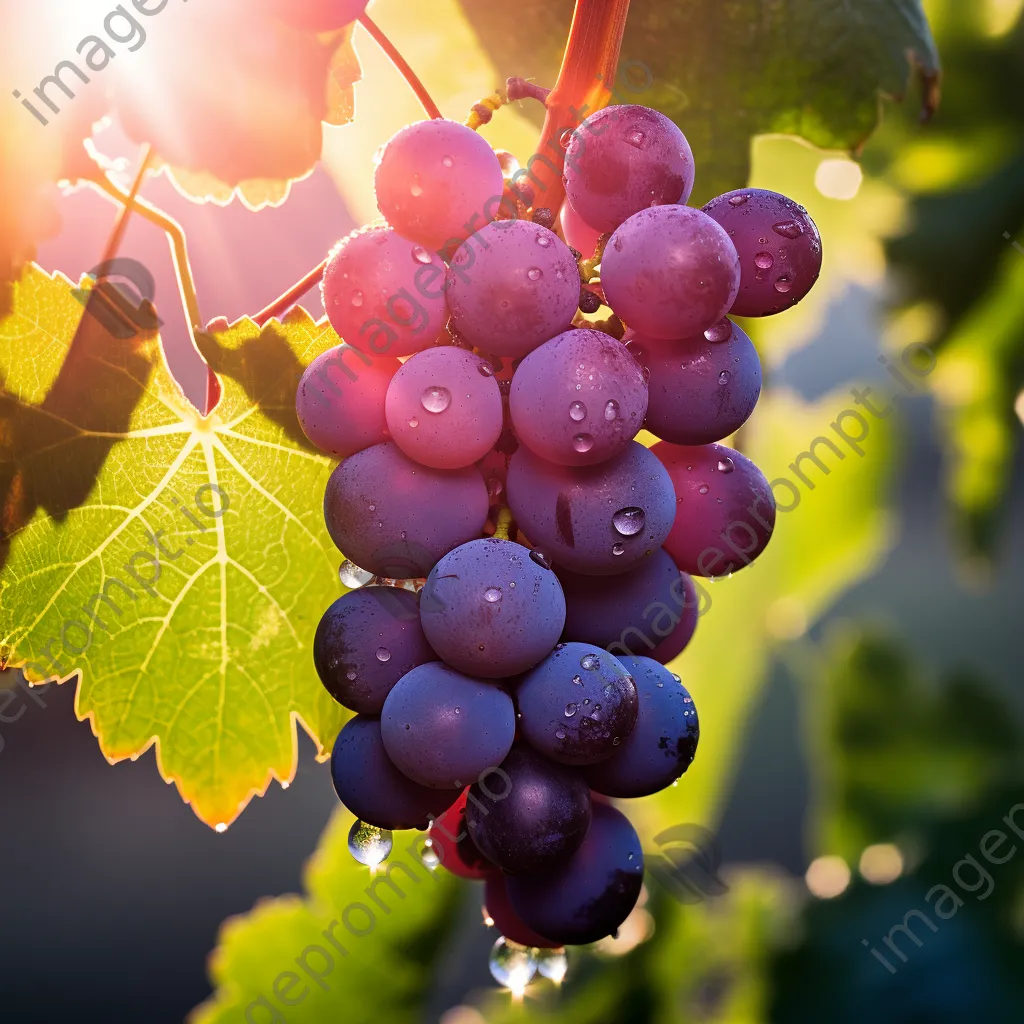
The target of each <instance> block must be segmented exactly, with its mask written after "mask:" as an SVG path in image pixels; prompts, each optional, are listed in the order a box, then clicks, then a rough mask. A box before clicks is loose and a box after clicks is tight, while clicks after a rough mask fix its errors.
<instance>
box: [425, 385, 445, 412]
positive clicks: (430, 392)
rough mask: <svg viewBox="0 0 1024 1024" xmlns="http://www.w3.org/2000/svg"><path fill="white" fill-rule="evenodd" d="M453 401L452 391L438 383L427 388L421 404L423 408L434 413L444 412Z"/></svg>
mask: <svg viewBox="0 0 1024 1024" xmlns="http://www.w3.org/2000/svg"><path fill="white" fill-rule="evenodd" d="M451 401H452V393H451V392H450V391H449V390H448V389H447V388H443V387H441V386H440V385H438V384H435V385H434V386H433V387H430V388H427V390H426V391H424V392H423V395H422V397H421V398H420V404H421V405H422V406H423V408H424V409H426V410H427V412H433V413H438V412H444V411H445V409H447V408H448V406H449V405H450V404H451Z"/></svg>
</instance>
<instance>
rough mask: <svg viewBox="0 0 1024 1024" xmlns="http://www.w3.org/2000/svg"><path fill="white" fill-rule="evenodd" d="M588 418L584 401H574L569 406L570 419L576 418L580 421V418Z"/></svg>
mask: <svg viewBox="0 0 1024 1024" xmlns="http://www.w3.org/2000/svg"><path fill="white" fill-rule="evenodd" d="M586 418H587V407H586V406H585V405H584V404H583V403H582V402H573V403H572V405H570V406H569V419H571V420H575V421H576V422H577V423H579V421H580V420H585V419H586Z"/></svg>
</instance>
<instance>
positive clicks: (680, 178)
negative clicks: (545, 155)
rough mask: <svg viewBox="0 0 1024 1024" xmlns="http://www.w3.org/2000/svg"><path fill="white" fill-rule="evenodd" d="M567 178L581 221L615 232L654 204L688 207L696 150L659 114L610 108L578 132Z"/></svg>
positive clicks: (571, 143)
mask: <svg viewBox="0 0 1024 1024" xmlns="http://www.w3.org/2000/svg"><path fill="white" fill-rule="evenodd" d="M564 179H565V191H566V195H567V196H568V197H569V202H570V203H572V205H573V209H575V210H576V211H577V212H578V213H579V215H580V217H582V218H583V220H584V221H585V222H586V223H587V224H589V225H590V226H591V227H593V228H595V229H596V230H598V231H614V230H615V229H616V228H617V227H618V226H619V225H620V224H621V223H622V222H623V221H625V220H627V219H628V218H630V217H632V216H633V214H635V213H639V212H640V211H641V210H646V209H648V208H649V207H651V206H664V205H667V204H669V203H681V204H685V203H686V201H687V200H688V199H689V198H690V193H691V192H692V191H693V179H694V166H693V152H692V151H691V149H690V144H689V143H688V142H687V141H686V136H685V135H683V133H682V132H681V131H680V130H679V129H678V128H677V127H676V125H674V124H673V123H672V122H671V121H670V120H669V119H668V118H667V117H666V116H665V115H664V114H661V113H659V112H658V111H657V110H651V109H650V108H649V107H641V106H636V105H632V104H629V105H622V106H613V107H605V108H604V110H599V111H598V112H597V113H596V114H592V115H591V116H590V117H588V118H587V120H586V121H584V122H583V124H582V125H581V126H580V127H579V128H577V129H576V131H575V132H573V134H572V137H571V138H570V140H569V145H568V147H567V149H566V152H565V174H564Z"/></svg>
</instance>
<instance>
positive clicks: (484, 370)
mask: <svg viewBox="0 0 1024 1024" xmlns="http://www.w3.org/2000/svg"><path fill="white" fill-rule="evenodd" d="M477 370H478V372H479V373H480V376H481V377H493V376H494V367H493V366H491V364H490V363H481V364H480V365H479V366H478V367H477Z"/></svg>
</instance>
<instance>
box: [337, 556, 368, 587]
mask: <svg viewBox="0 0 1024 1024" xmlns="http://www.w3.org/2000/svg"><path fill="white" fill-rule="evenodd" d="M338 579H339V580H341V585H342V586H343V587H348V589H349V590H358V589H359V588H360V587H364V586H366V584H367V583H369V582H370V580H372V579H373V573H372V572H367V571H366V570H365V569H360V568H359V566H358V565H356V563H355V562H353V561H350V560H349V559H348V558H346V559H345V561H344V562H342V563H341V568H340V569H338Z"/></svg>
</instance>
